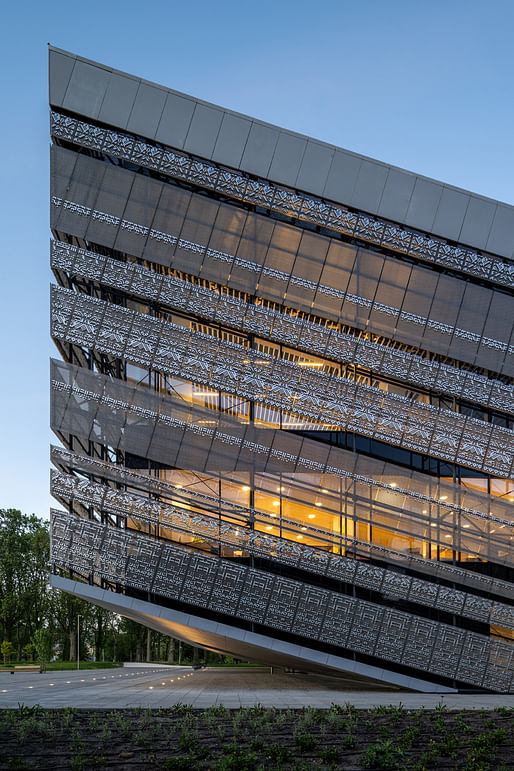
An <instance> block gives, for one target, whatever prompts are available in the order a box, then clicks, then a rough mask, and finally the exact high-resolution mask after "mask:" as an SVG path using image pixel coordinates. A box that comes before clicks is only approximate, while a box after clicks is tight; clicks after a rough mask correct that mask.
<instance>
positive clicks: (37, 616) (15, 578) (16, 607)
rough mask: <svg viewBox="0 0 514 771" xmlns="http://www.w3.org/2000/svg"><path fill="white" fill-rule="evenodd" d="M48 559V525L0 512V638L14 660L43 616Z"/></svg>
mask: <svg viewBox="0 0 514 771" xmlns="http://www.w3.org/2000/svg"><path fill="white" fill-rule="evenodd" d="M48 558H49V536H48V524H47V523H46V522H43V521H42V520H41V519H39V518H38V517H36V516H35V515H34V514H31V515H30V516H27V515H25V514H22V513H21V511H19V510H18V509H0V635H1V637H2V638H3V639H5V640H10V641H12V642H13V644H14V646H15V649H16V651H17V658H18V659H21V654H22V650H23V647H24V646H25V645H27V644H28V643H30V642H31V639H32V636H33V634H34V632H35V630H36V629H37V628H38V627H39V626H40V625H41V624H42V623H43V621H44V619H45V617H46V613H47V577H48V568H47V565H48Z"/></svg>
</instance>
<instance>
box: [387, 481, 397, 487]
mask: <svg viewBox="0 0 514 771" xmlns="http://www.w3.org/2000/svg"><path fill="white" fill-rule="evenodd" d="M389 487H398V485H397V483H396V482H390V483H389Z"/></svg>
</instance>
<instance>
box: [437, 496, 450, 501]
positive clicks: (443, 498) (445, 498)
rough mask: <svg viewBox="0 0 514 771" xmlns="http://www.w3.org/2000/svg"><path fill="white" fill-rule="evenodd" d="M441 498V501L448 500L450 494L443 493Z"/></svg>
mask: <svg viewBox="0 0 514 771" xmlns="http://www.w3.org/2000/svg"><path fill="white" fill-rule="evenodd" d="M439 500H440V501H447V500H448V496H447V495H441V497H440V498H439Z"/></svg>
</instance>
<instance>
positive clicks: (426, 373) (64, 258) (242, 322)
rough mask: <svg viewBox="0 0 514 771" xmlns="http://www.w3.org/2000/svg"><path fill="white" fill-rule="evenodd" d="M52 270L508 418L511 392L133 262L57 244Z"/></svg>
mask: <svg viewBox="0 0 514 771" xmlns="http://www.w3.org/2000/svg"><path fill="white" fill-rule="evenodd" d="M51 265H52V267H53V268H55V269H59V270H63V271H65V272H66V273H69V274H71V275H75V276H80V277H83V278H86V279H90V280H92V281H98V282H100V283H101V284H103V285H105V286H110V287H113V288H115V289H119V290H121V291H123V292H127V293H129V294H132V295H136V296H138V297H141V298H143V299H146V300H150V301H154V302H159V303H162V304H165V305H168V306H170V307H171V308H177V309H180V310H183V311H185V312H189V313H199V314H201V316H202V317H204V318H207V319H210V320H212V321H214V322H217V323H222V324H226V325H227V326H233V327H235V328H236V329H240V330H243V331H245V332H249V333H253V334H257V335H262V336H263V337H266V338H268V339H270V340H273V341H276V342H278V343H282V344H285V345H291V346H296V347H299V348H300V349H301V350H304V351H307V352H309V353H313V354H315V355H317V356H327V357H329V358H332V359H334V360H336V361H342V362H351V363H353V364H356V365H358V366H360V367H364V368H369V369H371V370H373V371H374V372H376V373H379V374H384V375H386V376H389V377H394V378H396V379H398V380H405V381H407V382H409V383H413V384H414V385H417V386H421V387H422V388H431V389H434V390H436V391H442V392H443V393H447V394H453V395H455V396H457V397H459V398H461V399H467V400H469V401H471V402H476V403H478V404H484V405H486V406H489V407H491V408H493V409H498V410H502V411H504V412H510V411H514V389H513V388H512V386H509V385H507V384H505V383H503V382H501V381H500V380H493V379H492V378H488V377H485V376H484V375H480V374H479V373H476V372H473V371H471V370H467V369H458V368H457V367H453V366H451V365H449V364H444V363H442V362H440V361H437V360H434V359H430V358H425V357H423V356H417V355H414V354H412V353H409V352H408V351H405V350H398V349H395V348H392V347H390V346H388V345H386V344H384V345H382V344H379V343H376V342H374V341H372V340H370V339H369V340H368V339H366V338H365V337H364V336H361V335H359V336H353V335H350V334H346V333H344V332H339V331H337V330H335V329H331V328H330V325H326V326H321V325H319V324H315V323H313V322H309V321H307V320H305V319H298V320H294V319H293V318H291V316H287V315H284V314H282V313H279V312H277V311H276V310H273V309H271V308H268V307H266V306H264V305H256V304H249V303H246V302H244V300H241V299H239V298H238V297H235V296H231V295H228V294H223V293H221V294H220V293H219V292H217V291H213V290H211V289H208V288H206V287H203V286H199V285H198V284H192V283H190V282H187V281H185V280H183V279H181V278H179V277H175V276H166V275H163V274H156V273H154V272H152V271H151V270H148V269H146V268H144V267H142V266H141V265H138V264H136V263H123V262H119V261H117V260H113V259H111V258H109V257H106V256H104V255H100V254H96V253H95V252H89V251H86V250H85V249H79V248H78V247H76V246H73V245H71V244H65V243H63V242H61V241H52V243H51Z"/></svg>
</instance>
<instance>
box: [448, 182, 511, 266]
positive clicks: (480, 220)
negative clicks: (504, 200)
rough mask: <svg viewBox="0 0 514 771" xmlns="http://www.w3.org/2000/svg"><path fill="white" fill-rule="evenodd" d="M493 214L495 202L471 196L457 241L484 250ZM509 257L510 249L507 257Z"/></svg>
mask: <svg viewBox="0 0 514 771" xmlns="http://www.w3.org/2000/svg"><path fill="white" fill-rule="evenodd" d="M495 212H496V202H495V201H489V200H487V199H485V198H478V197H477V196H474V195H471V196H470V197H469V204H468V208H467V209H466V216H465V217H464V222H463V223H462V229H461V231H460V236H459V240H462V241H463V242H464V243H465V244H466V243H471V244H473V245H475V246H477V247H478V248H479V249H485V248H486V244H487V241H488V238H489V233H490V232H491V226H492V224H493V220H494V215H495ZM501 254H505V252H504V251H502V252H501ZM511 255H512V248H511V250H510V254H509V255H508V256H511Z"/></svg>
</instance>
